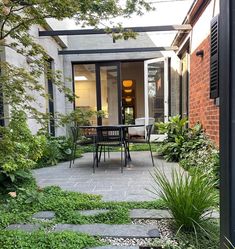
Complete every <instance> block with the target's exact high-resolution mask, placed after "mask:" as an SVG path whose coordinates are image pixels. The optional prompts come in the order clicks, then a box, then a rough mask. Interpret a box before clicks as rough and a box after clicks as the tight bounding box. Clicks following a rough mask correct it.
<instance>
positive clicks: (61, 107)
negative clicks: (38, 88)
mask: <svg viewBox="0 0 235 249" xmlns="http://www.w3.org/2000/svg"><path fill="white" fill-rule="evenodd" d="M38 30H39V27H38V26H36V25H34V26H32V27H31V29H30V31H29V33H30V35H31V37H33V38H34V39H35V41H36V42H38V44H40V45H42V46H43V47H44V49H45V50H46V52H47V54H48V55H49V56H50V57H51V58H52V59H53V60H54V69H55V70H61V71H63V58H61V57H60V56H58V49H61V47H60V46H59V45H58V44H57V43H56V42H55V40H54V39H53V38H51V37H49V38H48V37H39V36H38ZM40 30H43V29H42V28H40ZM5 60H6V61H7V62H9V63H10V64H12V65H14V66H18V67H23V68H26V69H27V68H28V64H27V61H26V58H25V57H24V56H22V55H19V54H18V53H16V52H15V51H14V50H12V49H10V48H5ZM39 81H40V83H41V84H42V85H43V86H44V87H45V84H46V78H45V75H42V76H41V78H40V79H39ZM53 90H54V109H55V112H60V113H65V97H64V94H63V93H60V92H59V91H58V89H57V88H56V87H54V89H53ZM32 94H33V95H34V96H35V95H36V96H35V97H36V100H37V103H34V104H33V105H34V107H36V108H38V109H39V110H40V111H41V112H46V108H47V100H46V99H44V98H43V97H40V96H39V95H37V93H35V92H34V93H32ZM7 115H8V114H7ZM28 124H29V127H30V129H31V130H32V132H33V133H36V132H37V131H38V129H40V128H41V126H40V124H38V123H37V122H36V120H34V119H32V118H31V117H29V119H28ZM64 134H65V129H64V128H61V127H60V128H56V135H57V136H59V135H64Z"/></svg>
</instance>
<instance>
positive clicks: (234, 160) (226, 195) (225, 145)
mask: <svg viewBox="0 0 235 249" xmlns="http://www.w3.org/2000/svg"><path fill="white" fill-rule="evenodd" d="M234 13H235V1H234V0H220V19H219V22H220V23H219V25H220V33H219V34H220V38H219V84H220V88H219V92H220V93H219V94H220V164H221V166H220V229H221V231H220V236H221V240H220V241H221V246H220V248H223V249H224V248H232V247H231V246H228V247H226V246H225V243H227V242H226V240H227V239H228V240H230V241H231V243H233V244H234V245H235V32H234V30H235V15H234ZM227 245H228V243H227Z"/></svg>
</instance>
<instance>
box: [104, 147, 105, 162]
mask: <svg viewBox="0 0 235 249" xmlns="http://www.w3.org/2000/svg"><path fill="white" fill-rule="evenodd" d="M104 162H105V146H104Z"/></svg>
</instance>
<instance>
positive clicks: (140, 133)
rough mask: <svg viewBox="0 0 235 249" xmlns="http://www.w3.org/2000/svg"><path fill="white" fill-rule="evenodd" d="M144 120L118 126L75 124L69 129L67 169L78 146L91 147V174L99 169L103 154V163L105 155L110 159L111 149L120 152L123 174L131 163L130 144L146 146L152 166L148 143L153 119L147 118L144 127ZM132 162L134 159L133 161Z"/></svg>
mask: <svg viewBox="0 0 235 249" xmlns="http://www.w3.org/2000/svg"><path fill="white" fill-rule="evenodd" d="M145 121H146V120H145V118H138V119H136V120H135V124H118V125H85V126H84V125H78V124H76V123H75V125H74V126H72V127H71V134H72V139H73V149H72V153H71V159H70V163H69V167H70V168H71V167H72V165H73V164H74V163H75V158H76V150H77V148H78V147H79V146H86V145H90V146H92V150H93V162H91V165H92V167H93V173H95V169H96V168H98V167H99V164H100V162H101V157H102V153H103V157H104V161H106V154H108V160H109V159H110V157H111V156H110V153H111V152H110V151H111V150H112V149H113V148H117V149H119V150H120V168H121V173H123V169H124V167H127V165H128V163H129V162H131V161H132V157H131V153H130V144H137V143H138V144H147V145H148V148H149V153H150V154H149V156H150V157H151V162H152V165H153V166H154V159H153V153H152V148H151V143H150V137H151V133H152V132H153V129H154V122H153V121H154V119H151V118H149V119H148V120H147V121H148V124H147V125H145ZM133 160H134V159H133Z"/></svg>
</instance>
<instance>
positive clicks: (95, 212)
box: [78, 209, 110, 216]
mask: <svg viewBox="0 0 235 249" xmlns="http://www.w3.org/2000/svg"><path fill="white" fill-rule="evenodd" d="M109 211H110V210H109V209H93V210H78V212H79V213H80V214H81V215H84V216H96V215H98V214H105V213H108V212H109Z"/></svg>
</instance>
